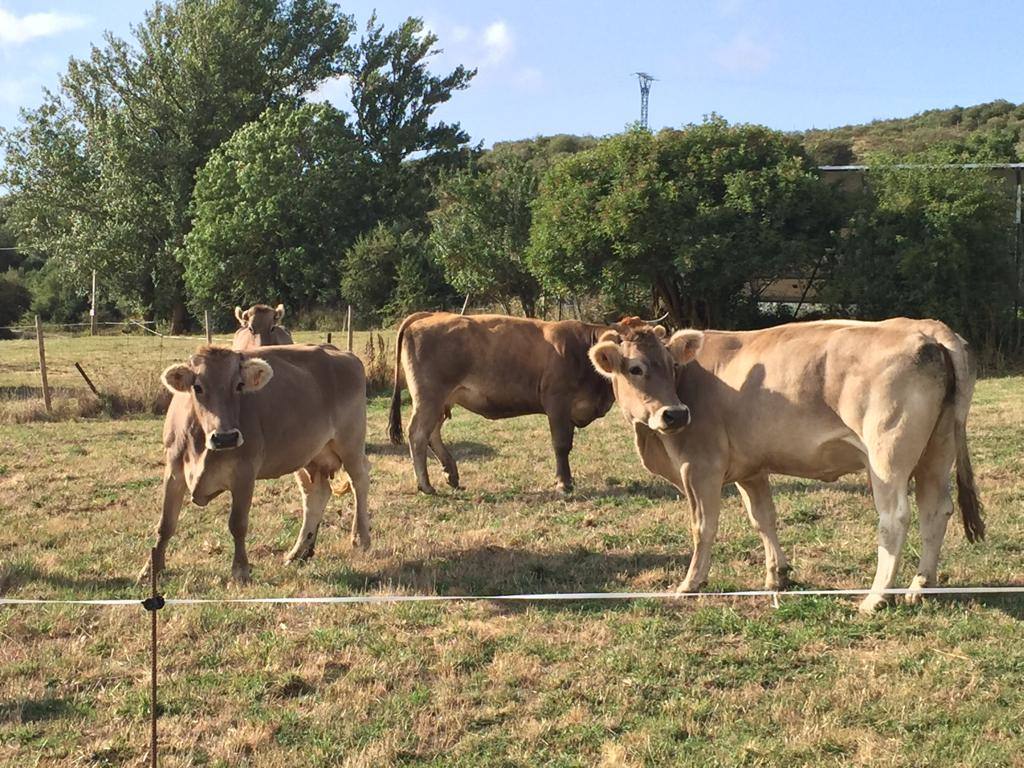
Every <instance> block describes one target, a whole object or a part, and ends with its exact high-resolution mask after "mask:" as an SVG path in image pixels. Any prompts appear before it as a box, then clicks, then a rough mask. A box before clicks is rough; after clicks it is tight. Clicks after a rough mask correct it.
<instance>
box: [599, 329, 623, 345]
mask: <svg viewBox="0 0 1024 768" xmlns="http://www.w3.org/2000/svg"><path fill="white" fill-rule="evenodd" d="M602 341H610V342H611V343H612V344H618V343H619V342H621V341H622V335H621V334H620V333H619V332H618V331H616V330H615V329H609V330H607V331H605V332H604V333H602V334H601V335H600V336H598V337H597V343H598V344H600V343H601V342H602Z"/></svg>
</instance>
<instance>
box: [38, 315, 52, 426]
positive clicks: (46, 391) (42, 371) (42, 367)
mask: <svg viewBox="0 0 1024 768" xmlns="http://www.w3.org/2000/svg"><path fill="white" fill-rule="evenodd" d="M36 342H38V344H39V376H40V378H41V379H42V380H43V405H45V406H46V412H47V413H53V407H52V406H51V405H50V387H49V385H48V384H47V383H46V347H45V346H44V345H43V324H42V322H40V320H39V315H36Z"/></svg>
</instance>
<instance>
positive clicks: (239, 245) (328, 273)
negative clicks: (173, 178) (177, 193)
mask: <svg viewBox="0 0 1024 768" xmlns="http://www.w3.org/2000/svg"><path fill="white" fill-rule="evenodd" d="M367 183H368V182H367V178H366V159H365V156H364V154H363V152H362V148H361V146H360V143H359V140H358V138H357V137H356V135H355V131H354V130H353V129H352V127H351V126H350V125H349V123H348V120H347V118H346V116H345V114H344V113H343V112H340V111H338V110H337V109H335V108H334V107H331V106H329V105H326V104H305V105H303V106H301V107H298V108H294V107H292V106H291V105H281V106H279V107H275V108H271V109H269V110H267V111H266V112H265V113H264V114H263V115H261V116H260V117H259V118H258V119H257V120H255V121H253V122H252V123H249V124H248V125H246V126H244V127H243V128H241V129H240V130H238V131H237V132H236V133H235V134H234V135H233V136H232V137H231V138H230V139H229V140H228V141H226V142H225V143H224V144H223V145H222V146H221V147H220V148H219V149H217V150H216V151H215V152H214V153H213V155H212V156H211V157H210V159H209V161H208V162H207V163H206V165H205V166H203V168H202V169H201V170H200V172H199V174H198V176H197V178H196V185H195V194H194V196H193V200H192V208H191V211H190V212H191V214H192V215H193V217H194V220H193V226H192V230H191V232H189V234H188V235H187V236H186V238H185V247H184V249H183V251H182V263H183V264H184V265H185V280H186V284H187V286H188V290H189V295H190V297H191V301H192V305H193V309H194V310H195V311H196V312H199V311H200V310H201V309H203V308H220V309H224V310H225V311H230V309H229V308H230V307H232V306H234V304H237V303H241V304H250V303H255V302H258V301H273V302H275V303H276V302H277V301H283V302H285V303H286V304H287V305H288V306H289V307H290V308H308V307H311V306H313V305H315V304H320V303H334V302H335V301H337V295H338V294H337V291H338V282H339V279H340V274H339V273H340V267H341V257H342V254H344V252H345V250H346V249H347V248H348V247H349V246H350V245H351V244H352V242H353V241H354V240H355V238H356V237H357V236H358V235H359V233H360V232H362V231H364V230H365V229H366V228H367V227H368V226H369V225H370V222H369V221H368V214H367V211H366V207H367V206H366V199H367V197H369V194H370V190H368V189H367Z"/></svg>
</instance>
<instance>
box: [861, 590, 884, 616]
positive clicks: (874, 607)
mask: <svg viewBox="0 0 1024 768" xmlns="http://www.w3.org/2000/svg"><path fill="white" fill-rule="evenodd" d="M885 598H886V596H885V595H877V594H875V595H868V596H867V597H865V598H864V599H863V600H861V602H860V605H859V606H857V610H859V611H860V612H861V613H864V614H872V613H874V612H875V611H880V610H882V609H883V608H885V607H886V605H888V601H887V600H886V599H885Z"/></svg>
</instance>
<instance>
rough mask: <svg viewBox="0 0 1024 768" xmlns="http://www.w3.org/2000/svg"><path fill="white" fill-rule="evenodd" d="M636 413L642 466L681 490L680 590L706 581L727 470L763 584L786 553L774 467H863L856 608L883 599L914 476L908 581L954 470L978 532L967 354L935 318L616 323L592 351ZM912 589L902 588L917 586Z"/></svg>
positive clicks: (943, 509)
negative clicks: (915, 545) (685, 545)
mask: <svg viewBox="0 0 1024 768" xmlns="http://www.w3.org/2000/svg"><path fill="white" fill-rule="evenodd" d="M590 358H591V360H592V361H593V363H594V367H595V368H596V369H597V370H598V371H599V372H600V373H601V374H602V375H603V376H605V377H607V378H608V379H609V380H610V381H611V383H612V386H613V389H614V392H615V399H616V401H617V402H618V404H619V406H620V408H621V409H622V411H623V413H624V414H625V416H626V418H627V420H628V421H629V422H630V423H631V424H632V427H633V430H634V433H635V440H636V447H637V451H638V452H639V454H640V458H641V461H642V462H643V464H644V466H645V467H646V468H647V469H648V470H650V471H651V472H652V473H654V474H656V475H660V476H661V477H663V478H665V479H666V480H668V481H669V482H670V483H672V484H673V485H675V486H676V487H677V488H679V490H680V491H682V492H683V493H684V494H685V495H686V497H687V499H688V500H689V504H690V509H691V513H692V519H691V528H692V533H693V542H694V551H693V557H692V559H691V560H690V565H689V570H688V572H687V574H686V578H685V580H684V581H683V583H682V584H681V585H680V587H679V591H684V592H691V591H696V590H698V589H700V588H701V587H702V586H703V585H704V583H705V581H706V579H707V575H708V569H709V567H710V563H711V547H712V544H713V542H714V539H715V535H716V532H717V529H718V517H719V506H720V503H721V495H722V487H723V485H724V484H726V483H735V484H736V486H737V487H738V489H739V492H740V496H741V498H742V500H743V504H744V506H745V507H746V510H747V514H748V516H749V518H750V520H751V523H752V524H753V526H754V528H755V529H756V530H757V532H758V533H759V534H760V536H761V539H762V543H763V545H764V551H765V569H766V576H765V586H766V588H767V589H771V590H774V589H779V588H781V587H782V586H784V582H785V580H786V576H787V572H788V569H789V566H788V564H787V560H786V556H785V555H784V554H783V552H782V550H781V549H780V547H779V541H778V537H777V535H776V520H775V505H774V503H773V501H772V493H771V488H770V485H769V475H770V474H784V475H792V476H796V477H805V478H811V479H816V480H825V481H833V480H836V479H837V478H839V477H840V476H841V475H844V474H847V473H850V472H857V471H860V470H863V469H867V470H868V472H869V476H870V478H871V486H872V493H873V495H874V501H875V507H876V509H877V510H878V514H879V525H878V567H877V570H876V573H875V579H874V582H873V584H872V587H871V594H869V595H868V596H867V597H865V599H864V600H863V602H862V603H861V610H862V611H871V610H874V609H875V608H878V607H880V606H882V605H884V604H885V602H886V597H885V595H884V593H883V591H884V590H886V589H891V588H892V586H893V583H894V580H895V577H896V569H897V566H898V562H899V557H900V553H901V551H902V549H903V544H904V541H905V539H906V534H907V528H908V526H909V520H910V502H909V499H908V485H909V482H910V480H911V478H913V479H914V481H915V494H916V496H917V503H918V508H919V516H920V527H921V554H920V562H919V564H918V570H917V575H916V576H915V577H914V579H913V581H912V583H911V585H910V589H911V590H915V591H916V590H920V589H922V588H926V587H932V586H935V585H936V581H937V568H938V559H939V550H940V548H941V546H942V540H943V538H944V536H945V532H946V523H947V520H948V518H949V517H950V516H951V515H952V513H953V501H952V498H951V497H950V492H949V475H950V469H951V467H952V466H953V464H954V461H955V463H956V477H957V498H958V502H959V506H960V512H961V515H962V517H963V524H964V531H965V534H966V536H967V539H968V540H969V541H972V542H973V541H977V540H980V539H982V538H983V537H984V532H985V527H984V523H983V521H982V518H981V505H980V502H979V501H978V496H977V492H976V490H975V486H974V473H973V470H972V468H971V459H970V454H969V452H968V448H967V432H966V423H967V415H968V411H969V410H970V405H971V396H972V394H973V391H974V382H975V370H974V362H973V359H972V356H971V354H970V351H969V350H968V348H967V344H966V342H965V341H964V340H963V339H962V338H961V337H959V336H958V335H957V334H955V333H954V332H953V331H951V330H950V329H949V328H948V327H947V326H945V325H944V324H942V323H940V322H937V321H932V320H908V319H905V318H897V319H892V320H886V321H883V322H877V323H868V322H856V321H823V322H810V323H794V324H790V325H783V326H778V327H775V328H770V329H767V330H763V331H746V332H725V331H706V332H701V331H694V330H682V331H678V332H677V333H675V334H674V335H672V337H671V338H667V334H666V332H665V329H664V328H661V327H660V326H658V327H650V326H647V327H632V328H627V329H625V330H624V331H610V332H608V333H606V334H604V335H603V336H602V337H601V339H600V341H599V343H598V344H596V345H595V346H594V347H593V348H592V349H591V350H590ZM920 597H921V596H920V594H911V595H909V596H908V598H907V600H908V602H917V601H919V600H920Z"/></svg>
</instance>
